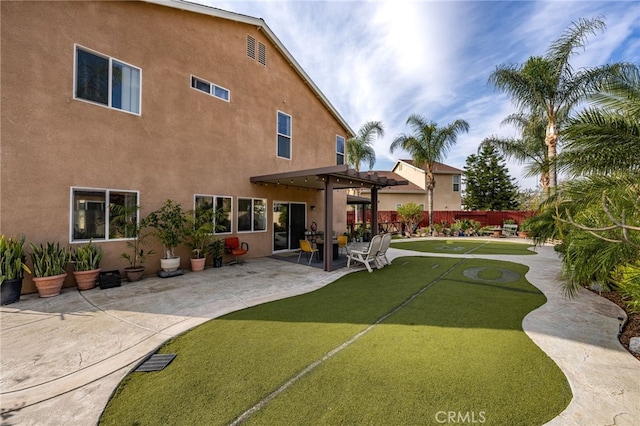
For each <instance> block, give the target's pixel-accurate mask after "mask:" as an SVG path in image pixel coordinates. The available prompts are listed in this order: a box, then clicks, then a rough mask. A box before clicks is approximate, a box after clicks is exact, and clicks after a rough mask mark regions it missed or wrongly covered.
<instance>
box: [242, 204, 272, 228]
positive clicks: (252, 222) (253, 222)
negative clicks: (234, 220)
mask: <svg viewBox="0 0 640 426" xmlns="http://www.w3.org/2000/svg"><path fill="white" fill-rule="evenodd" d="M266 230H267V200H266V199H264V198H241V197H238V232H261V231H266Z"/></svg>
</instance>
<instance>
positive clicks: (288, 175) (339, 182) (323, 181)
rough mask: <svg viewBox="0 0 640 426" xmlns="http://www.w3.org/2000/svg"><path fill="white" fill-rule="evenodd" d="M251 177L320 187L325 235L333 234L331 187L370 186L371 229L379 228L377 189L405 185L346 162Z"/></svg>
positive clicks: (327, 265) (328, 249) (329, 264)
mask: <svg viewBox="0 0 640 426" xmlns="http://www.w3.org/2000/svg"><path fill="white" fill-rule="evenodd" d="M250 181H251V182H252V183H255V184H263V185H273V186H275V187H278V186H280V185H282V186H288V187H298V188H310V189H316V190H323V191H324V192H325V193H324V229H325V236H326V237H325V238H331V236H332V235H333V191H334V190H335V189H349V188H368V189H370V190H371V201H370V202H371V229H372V230H376V229H378V191H379V190H380V189H381V188H384V187H386V186H396V185H408V184H409V182H408V181H406V180H396V179H390V178H387V177H383V176H378V174H377V173H375V172H357V171H356V170H354V169H350V168H349V167H348V166H347V165H346V164H341V165H337V166H330V167H320V168H316V169H306V170H297V171H293V172H284V173H275V174H270V175H263V176H253V177H251V178H250ZM323 257H324V270H325V271H332V270H333V257H332V246H331V244H325V245H324V253H323Z"/></svg>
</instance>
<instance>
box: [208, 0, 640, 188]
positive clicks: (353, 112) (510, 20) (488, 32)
mask: <svg viewBox="0 0 640 426" xmlns="http://www.w3.org/2000/svg"><path fill="white" fill-rule="evenodd" d="M205 3H208V4H210V5H212V6H214V7H218V8H222V9H225V10H230V11H233V12H238V13H243V14H246V15H249V16H255V17H261V18H263V19H264V20H265V22H266V23H267V25H269V27H270V28H271V29H272V30H273V31H274V33H275V34H276V35H277V37H278V38H279V39H280V40H281V41H282V42H283V44H284V45H285V46H286V47H287V49H288V50H289V51H290V52H291V53H292V54H293V56H294V57H295V58H296V60H297V61H298V62H299V63H300V64H301V66H302V67H303V68H304V69H305V71H306V72H307V74H309V76H310V77H311V78H312V79H313V80H314V82H315V83H316V84H317V85H318V87H319V88H320V89H321V90H322V91H323V93H324V94H325V95H326V96H327V97H328V99H329V100H330V101H331V102H332V104H333V105H334V106H335V107H336V108H337V110H338V111H340V113H341V114H342V115H343V117H345V119H346V120H347V122H349V123H350V125H351V127H352V128H353V129H354V130H355V131H357V130H358V129H359V128H360V126H362V124H364V123H365V122H366V121H368V120H380V121H383V122H384V124H385V127H386V134H387V135H386V137H385V138H384V139H383V140H377V141H376V142H375V149H376V155H377V158H378V162H377V163H376V168H377V169H387V170H388V169H389V168H390V167H391V166H392V164H393V163H394V162H395V160H396V159H398V158H401V157H402V158H406V157H407V154H406V153H401V152H396V153H395V154H394V155H393V156H391V155H390V154H389V145H390V144H391V141H392V140H393V139H394V138H395V137H396V136H397V135H399V134H400V133H403V132H407V131H408V129H407V128H406V127H405V121H406V119H407V117H408V116H409V115H410V114H412V113H419V114H422V115H424V116H425V117H427V118H429V119H431V120H434V121H436V122H437V123H438V124H440V125H446V124H448V123H451V122H453V121H454V120H455V119H458V118H462V119H465V120H467V121H468V122H469V124H470V126H471V131H470V133H469V134H468V135H460V136H459V139H458V144H457V146H456V148H454V150H452V152H451V153H450V155H449V157H448V158H447V163H449V164H451V165H452V166H454V167H458V168H462V167H464V164H465V161H466V157H467V156H468V155H469V154H471V153H474V152H475V151H476V149H477V146H478V144H479V143H480V142H481V141H482V139H484V138H485V137H488V136H490V135H499V136H513V130H512V129H509V128H504V127H501V126H500V122H501V121H502V120H503V119H504V118H505V117H506V116H507V115H509V114H510V113H512V112H514V108H513V106H512V105H511V104H510V102H509V100H508V99H507V98H506V97H505V96H504V95H502V94H501V93H498V92H496V91H495V90H494V89H493V88H492V87H490V86H488V85H487V79H488V77H489V75H490V73H491V72H492V71H493V70H494V69H495V67H496V66H498V65H501V64H506V63H523V62H524V61H525V60H526V59H527V58H528V57H530V56H534V55H544V54H545V53H546V50H547V48H548V46H549V44H550V43H551V42H552V41H553V40H555V39H556V38H558V37H559V36H560V34H562V31H564V30H565V29H566V27H567V26H568V25H569V24H570V23H571V22H572V21H576V20H578V19H579V18H592V17H594V16H598V15H603V16H604V19H605V21H606V22H607V25H608V28H607V30H606V31H605V32H604V33H603V34H598V35H595V36H591V37H589V43H588V45H587V48H586V50H585V51H584V52H580V55H579V56H578V57H577V58H576V60H575V61H574V66H575V67H581V66H596V65H601V64H603V63H607V62H614V61H619V60H627V61H634V62H636V63H637V62H639V61H640V59H639V55H640V53H639V52H640V40H639V39H640V30H639V29H638V26H639V24H638V23H639V22H640V4H638V3H637V2H601V1H525V2H521V1H517V2H516V1H493V2H480V1H398V0H395V1H394V0H384V1H383V0H374V1H366V2H365V1H252V2H245V1H227V2H214V1H213V0H209V1H205ZM509 168H510V171H511V173H512V175H513V176H515V177H517V179H518V180H519V183H520V185H521V186H523V187H534V186H535V185H536V179H535V178H534V179H524V178H523V176H522V168H523V167H522V166H519V165H516V164H509Z"/></svg>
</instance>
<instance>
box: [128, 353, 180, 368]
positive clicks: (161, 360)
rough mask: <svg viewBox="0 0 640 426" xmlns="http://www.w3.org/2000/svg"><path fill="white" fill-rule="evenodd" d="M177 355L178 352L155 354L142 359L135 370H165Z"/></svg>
mask: <svg viewBox="0 0 640 426" xmlns="http://www.w3.org/2000/svg"><path fill="white" fill-rule="evenodd" d="M175 357H176V354H153V355H151V356H150V357H148V358H147V359H145V360H144V361H142V363H141V364H140V365H138V367H137V368H136V369H135V370H134V371H141V372H148V371H160V370H163V369H164V368H165V367H166V366H167V365H169V364H170V363H171V361H173V359H174V358H175Z"/></svg>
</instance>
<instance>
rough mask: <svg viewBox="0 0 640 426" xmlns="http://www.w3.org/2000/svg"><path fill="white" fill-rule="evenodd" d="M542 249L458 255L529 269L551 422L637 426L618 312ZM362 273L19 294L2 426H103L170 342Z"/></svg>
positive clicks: (638, 387)
mask: <svg viewBox="0 0 640 426" xmlns="http://www.w3.org/2000/svg"><path fill="white" fill-rule="evenodd" d="M537 251H538V255H536V256H483V255H453V256H454V257H470V258H487V259H499V260H507V261H513V262H518V263H522V264H525V265H527V266H529V267H530V271H529V273H528V274H527V279H528V280H529V281H530V282H531V283H532V284H534V285H535V286H536V287H538V288H539V289H540V290H541V291H542V292H543V293H544V294H545V295H546V296H547V299H548V302H547V303H546V304H545V305H544V306H542V307H541V308H539V309H537V310H536V311H533V312H531V313H530V314H529V315H527V317H526V318H525V319H524V321H523V328H524V329H525V331H526V332H527V334H528V335H529V336H530V337H531V339H532V340H533V341H534V342H535V343H536V344H538V345H539V346H540V347H541V348H542V349H543V350H544V351H545V352H546V353H547V354H548V355H549V356H550V357H551V358H552V359H553V360H554V361H555V362H556V363H557V364H558V365H559V366H560V368H561V369H562V370H563V372H564V373H565V375H566V376H567V378H568V380H569V383H570V385H571V389H572V392H573V400H572V401H571V403H570V404H569V406H568V407H567V409H566V410H565V411H564V412H563V413H561V414H560V416H558V417H557V418H555V419H554V420H552V421H551V422H550V424H553V425H584V424H594V425H596V424H601V425H604V424H616V425H632V424H637V423H636V422H637V419H638V418H640V362H638V360H636V359H635V358H634V357H632V356H631V355H630V354H629V353H627V352H626V351H625V350H624V348H623V347H622V346H621V345H620V343H619V342H618V340H617V337H616V336H617V331H618V319H617V318H618V316H621V315H624V313H623V311H622V310H620V309H619V308H618V307H617V306H616V305H614V304H613V303H611V302H609V301H607V300H606V299H604V298H600V297H598V296H596V295H594V294H592V293H590V292H588V291H581V292H580V293H579V295H578V296H577V297H576V298H575V299H571V300H569V299H566V298H564V297H563V296H562V293H561V290H560V285H559V282H558V274H559V272H560V262H559V260H558V258H557V256H556V254H555V253H554V251H553V249H552V248H551V247H540V248H538V249H537ZM409 254H410V255H418V256H425V255H428V254H425V253H416V252H407V251H404V250H397V249H390V250H389V253H388V255H389V257H391V258H392V259H393V258H395V257H398V256H402V255H409ZM434 256H435V255H434ZM443 256H445V255H443ZM360 269H362V268H358V269H353V268H352V269H351V270H350V271H349V270H346V269H339V270H337V271H334V272H325V271H323V270H321V269H318V268H311V267H308V266H306V265H303V264H299V265H298V264H294V263H290V262H283V261H279V260H275V259H271V258H260V259H250V260H248V261H247V262H246V263H245V264H244V265H237V266H230V267H226V266H225V267H223V268H220V269H207V270H205V271H204V272H202V273H188V272H187V273H185V275H183V276H179V277H174V278H171V279H161V278H156V277H147V278H145V279H144V280H143V281H140V282H137V283H126V282H123V285H122V287H117V288H112V289H107V290H100V289H93V290H88V291H85V292H78V291H77V290H76V289H75V288H68V289H64V290H63V292H62V294H61V295H60V296H56V297H54V298H49V299H41V298H39V297H38V296H37V295H35V294H34V295H27V296H22V298H21V301H20V302H19V303H17V304H13V305H8V306H3V307H2V308H1V309H0V321H1V347H0V354H1V356H2V358H1V367H2V369H1V372H0V384H1V387H2V390H1V394H0V396H1V408H2V420H3V423H2V424H6V425H11V424H20V425H43V424H65V425H87V424H96V423H97V422H98V419H99V416H100V414H101V412H102V410H103V409H104V407H105V405H106V403H107V402H108V400H109V398H110V396H111V394H112V392H113V391H114V390H115V388H116V387H117V385H118V383H119V382H120V381H121V380H122V378H124V377H125V376H126V374H127V373H128V372H130V371H131V369H132V368H133V367H135V366H136V365H137V364H138V363H139V362H140V361H141V360H142V359H143V358H144V357H145V356H147V355H148V354H149V353H152V352H154V351H155V349H156V348H157V347H158V346H160V345H161V344H162V343H163V342H165V341H166V340H168V339H170V338H171V337H174V336H176V335H178V334H180V333H182V332H184V331H186V330H189V329H190V328H193V327H195V326H197V325H198V324H201V323H203V322H205V321H207V320H209V319H211V318H215V317H218V316H221V315H224V314H226V313H229V312H232V311H235V310H239V309H244V308H246V307H250V306H254V305H257V304H260V303H264V302H267V301H271V300H276V299H281V298H285V297H290V296H294V295H297V294H302V293H306V292H310V291H313V290H315V289H318V288H320V287H323V286H325V285H327V284H328V283H331V282H333V281H335V280H336V279H338V278H339V277H341V276H343V275H344V274H347V273H349V272H353V271H355V270H360ZM364 273H366V272H364ZM374 273H375V271H374ZM52 413H55V416H52Z"/></svg>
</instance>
